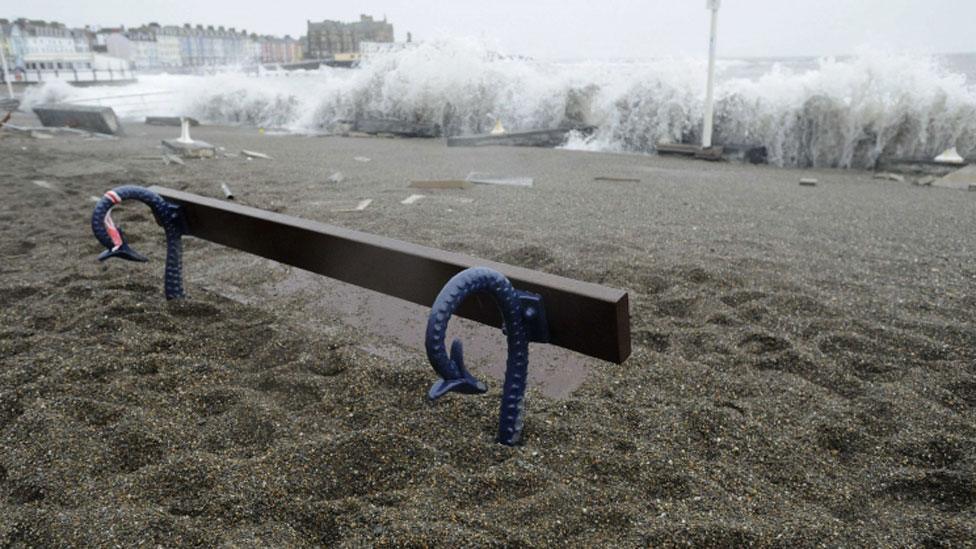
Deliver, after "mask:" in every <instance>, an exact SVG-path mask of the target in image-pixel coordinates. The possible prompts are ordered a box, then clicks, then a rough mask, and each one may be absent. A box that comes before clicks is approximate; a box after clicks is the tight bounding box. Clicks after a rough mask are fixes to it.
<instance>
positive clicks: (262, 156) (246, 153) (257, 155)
mask: <svg viewBox="0 0 976 549" xmlns="http://www.w3.org/2000/svg"><path fill="white" fill-rule="evenodd" d="M241 154H243V155H244V156H245V157H247V158H258V159H261V160H274V158H271V157H270V156H268V155H266V154H264V153H259V152H255V151H248V150H244V149H241Z"/></svg>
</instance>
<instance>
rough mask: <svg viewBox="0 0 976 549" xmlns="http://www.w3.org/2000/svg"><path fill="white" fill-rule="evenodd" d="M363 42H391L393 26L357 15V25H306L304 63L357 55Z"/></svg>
mask: <svg viewBox="0 0 976 549" xmlns="http://www.w3.org/2000/svg"><path fill="white" fill-rule="evenodd" d="M363 42H393V25H392V24H390V23H387V22H386V18H385V17H384V18H383V21H375V20H374V19H373V17H372V16H369V15H360V16H359V21H356V22H353V23H342V22H339V21H322V22H321V23H313V22H311V21H308V35H307V37H306V47H305V58H306V59H332V58H334V57H335V56H336V55H341V54H351V53H359V52H360V44H361V43H363Z"/></svg>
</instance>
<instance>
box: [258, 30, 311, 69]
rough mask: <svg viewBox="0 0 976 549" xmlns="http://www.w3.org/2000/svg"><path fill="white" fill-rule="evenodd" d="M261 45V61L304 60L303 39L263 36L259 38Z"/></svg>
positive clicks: (266, 62)
mask: <svg viewBox="0 0 976 549" xmlns="http://www.w3.org/2000/svg"><path fill="white" fill-rule="evenodd" d="M257 40H258V43H259V44H260V45H261V62H262V63H265V64H272V63H279V64H288V63H297V62H299V61H301V60H302V55H303V49H304V48H303V47H302V41H301V40H300V39H299V40H296V39H294V38H292V37H291V36H285V37H284V38H277V37H275V36H261V37H259V38H258V39H257Z"/></svg>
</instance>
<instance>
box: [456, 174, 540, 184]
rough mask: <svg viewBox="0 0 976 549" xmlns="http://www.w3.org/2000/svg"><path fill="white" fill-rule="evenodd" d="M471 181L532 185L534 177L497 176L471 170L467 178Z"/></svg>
mask: <svg viewBox="0 0 976 549" xmlns="http://www.w3.org/2000/svg"><path fill="white" fill-rule="evenodd" d="M466 179H467V180H468V181H470V182H471V183H476V184H478V185H508V186H512V187H531V186H532V183H533V179H532V178H531V177H507V176H496V175H492V174H487V173H481V172H471V173H469V174H468V177H467V178H466Z"/></svg>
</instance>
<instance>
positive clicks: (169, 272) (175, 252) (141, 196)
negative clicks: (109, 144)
mask: <svg viewBox="0 0 976 549" xmlns="http://www.w3.org/2000/svg"><path fill="white" fill-rule="evenodd" d="M123 200H138V201H140V202H142V203H144V204H146V205H147V206H149V208H150V209H151V210H152V212H153V215H154V216H155V217H156V222H157V223H159V225H160V226H162V227H163V230H165V231H166V276H165V281H164V287H165V291H166V299H177V298H181V297H184V295H185V294H184V293H183V241H182V237H183V235H184V234H185V233H186V227H185V225H184V220H183V215H182V211H181V210H180V207H179V206H177V205H175V204H170V203H169V202H166V201H165V200H163V198H162V197H161V196H159V195H158V194H156V193H154V192H152V191H150V190H149V189H146V188H143V187H136V186H132V185H127V186H123V187H117V188H115V189H112V190H111V191H108V192H107V193H105V195H104V196H102V198H101V200H99V201H98V204H96V205H95V212H94V213H93V214H92V220H91V227H92V232H93V233H95V238H97V239H98V241H99V242H100V243H101V244H102V245H103V246H105V248H107V250H106V251H105V252H103V253H102V254H101V255H99V256H98V259H99V261H105V260H106V259H110V258H113V257H118V258H121V259H125V260H128V261H148V259H146V258H145V257H143V256H142V255H140V254H138V253H136V251H135V250H133V249H132V248H130V247H129V243H128V241H127V240H126V238H125V233H124V232H122V228H121V227H118V226H116V225H115V223H114V222H113V221H112V208H114V207H115V206H116V205H118V204H120V203H121V202H122V201H123Z"/></svg>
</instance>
